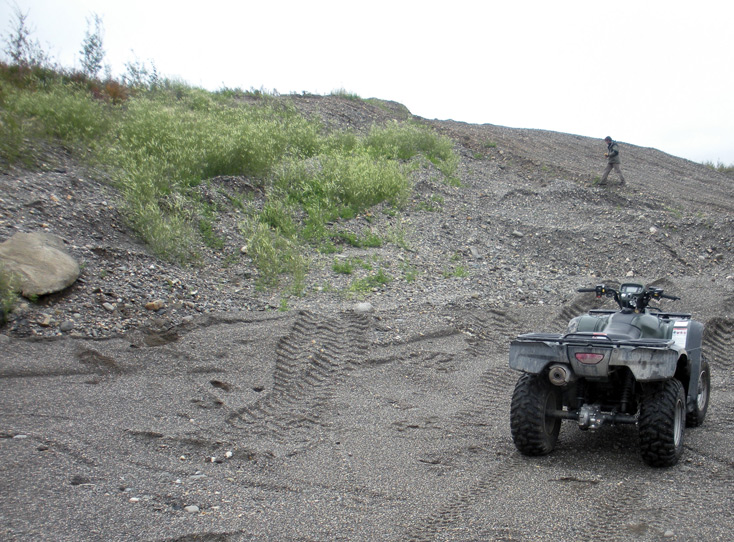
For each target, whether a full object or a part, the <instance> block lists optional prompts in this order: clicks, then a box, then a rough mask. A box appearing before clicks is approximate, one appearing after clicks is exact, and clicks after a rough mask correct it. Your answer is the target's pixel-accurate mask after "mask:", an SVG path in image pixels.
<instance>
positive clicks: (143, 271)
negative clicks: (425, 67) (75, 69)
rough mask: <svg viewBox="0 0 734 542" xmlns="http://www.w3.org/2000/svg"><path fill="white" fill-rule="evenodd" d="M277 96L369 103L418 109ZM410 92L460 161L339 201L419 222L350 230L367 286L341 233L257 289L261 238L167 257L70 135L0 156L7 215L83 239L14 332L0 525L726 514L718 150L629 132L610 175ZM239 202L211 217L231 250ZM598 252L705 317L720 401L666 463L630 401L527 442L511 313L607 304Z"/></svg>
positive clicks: (722, 536)
mask: <svg viewBox="0 0 734 542" xmlns="http://www.w3.org/2000/svg"><path fill="white" fill-rule="evenodd" d="M283 99H293V100H294V103H295V105H296V106H297V107H299V108H301V109H302V110H303V111H304V112H306V113H308V114H311V115H319V116H321V117H322V118H324V119H325V121H326V122H327V124H331V125H334V126H339V127H350V128H352V129H356V130H366V129H368V127H369V125H370V124H371V123H373V122H383V121H387V120H390V119H392V118H405V117H406V115H408V113H407V112H406V111H405V109H404V108H402V107H401V106H399V104H394V103H390V102H385V103H381V104H378V103H373V102H369V103H367V102H360V101H353V100H345V99H340V98H335V97H323V98H322V97H295V98H283ZM416 120H418V121H420V122H429V123H430V124H431V125H432V126H434V127H435V128H436V129H438V130H439V131H441V132H442V133H445V134H446V135H448V136H450V137H451V138H453V139H454V141H456V150H457V152H458V153H459V154H460V156H461V165H460V178H461V181H462V186H461V187H460V188H454V187H449V186H447V185H445V184H443V183H442V182H441V181H440V180H439V177H438V175H437V173H436V172H435V171H432V170H431V169H430V168H426V169H424V170H421V171H420V172H419V173H418V174H417V177H416V185H415V191H414V198H413V202H412V203H411V205H410V206H409V208H408V209H406V211H405V214H404V215H403V216H401V217H393V216H389V215H386V214H383V213H381V212H380V210H379V209H375V210H374V212H373V213H372V216H371V217H364V218H360V219H357V220H356V221H353V222H351V223H348V224H345V225H344V226H345V227H350V228H355V230H361V229H362V228H365V227H369V228H374V229H375V230H376V231H381V232H384V231H392V232H394V234H395V235H397V234H398V233H399V234H400V235H402V236H403V243H402V244H401V245H400V246H399V245H397V244H387V245H386V246H384V247H381V248H379V249H369V251H367V250H363V249H354V248H348V249H345V252H344V253H343V254H342V255H341V256H340V257H342V258H350V257H354V258H363V259H367V258H372V261H374V262H376V264H379V265H380V266H383V267H384V269H386V270H387V271H388V272H389V273H390V274H391V275H392V276H393V277H394V280H393V281H392V282H391V283H390V284H389V285H387V286H386V287H385V288H383V289H379V290H377V291H373V292H372V293H371V294H369V295H368V296H366V297H365V298H364V299H359V298H354V297H348V296H345V295H344V293H343V290H344V289H346V287H347V286H348V283H349V281H351V280H353V279H354V276H344V275H337V274H335V273H334V272H333V271H332V270H331V263H332V262H333V258H334V256H333V255H331V256H318V255H314V259H313V263H312V272H311V275H310V277H309V281H310V282H309V294H308V295H306V296H304V297H283V294H282V293H281V292H259V291H257V290H256V289H255V288H254V284H253V278H254V276H255V275H254V273H255V272H254V270H253V269H252V266H251V265H250V264H249V261H248V259H247V257H246V256H245V255H242V257H241V259H240V260H239V261H238V262H236V263H235V264H230V265H226V266H225V265H224V264H223V258H222V256H220V255H218V254H214V253H211V254H206V255H205V261H204V264H203V266H202V267H201V268H196V269H186V268H179V267H176V266H173V265H171V264H168V263H166V262H162V261H159V260H157V259H156V258H154V257H153V256H151V255H150V254H149V253H148V252H147V251H146V250H145V248H144V247H142V246H141V245H140V244H139V243H137V242H136V241H135V239H134V238H133V237H132V236H131V235H130V232H129V231H127V229H126V228H125V226H124V222H123V221H122V219H121V217H120V216H119V213H118V211H117V206H116V205H117V204H116V197H115V194H114V193H113V192H111V191H110V190H109V189H108V188H106V186H105V184H104V182H103V181H104V179H102V178H100V177H99V175H98V174H97V173H95V172H94V171H89V170H86V169H84V168H82V167H80V166H79V165H78V164H76V163H74V162H73V161H72V160H70V159H69V158H68V157H65V156H63V155H59V156H58V157H57V158H56V159H55V160H54V161H53V162H52V163H50V165H49V166H48V167H45V168H44V169H43V170H42V171H32V172H31V171H19V170H13V171H6V172H3V173H2V174H1V175H0V211H1V212H2V214H1V215H0V241H1V240H4V239H5V238H7V237H9V236H10V235H12V233H14V232H15V231H34V230H36V229H38V228H41V227H44V226H43V225H44V224H45V228H44V229H47V230H48V231H51V232H53V233H57V234H58V235H60V236H62V237H63V238H64V239H65V240H66V241H67V243H68V246H69V250H70V251H71V252H72V254H74V255H75V256H76V257H77V258H79V259H80V260H81V261H83V262H84V271H83V274H82V280H80V281H79V283H78V284H77V285H75V286H74V287H72V288H71V289H70V291H68V292H64V293H63V294H59V295H56V296H51V297H49V298H48V299H42V300H40V301H39V303H37V304H32V305H31V304H29V305H28V306H27V307H24V308H22V310H21V311H19V313H18V314H16V315H15V316H14V318H13V319H12V320H11V322H10V323H9V325H8V326H6V327H5V328H3V329H2V331H1V334H0V420H1V422H0V459H1V461H0V469H1V470H2V476H0V500H2V502H3V504H2V507H0V537H1V538H3V539H4V540H99V539H106V540H151V541H153V540H156V541H158V540H179V541H194V540H207V541H245V540H294V541H295V540H396V541H397V540H411V541H419V540H505V541H509V540H559V539H561V540H661V539H667V540H689V539H694V538H698V539H702V540H728V539H729V538H730V536H731V535H730V533H731V532H732V531H734V518H733V517H732V514H731V510H732V509H733V505H734V502H732V495H731V490H730V489H731V485H732V482H733V481H734V462H733V461H732V459H731V456H732V450H733V449H734V436H732V435H734V431H732V430H733V429H734V380H733V379H732V363H731V355H730V352H731V351H732V347H733V346H734V319H733V318H734V315H733V314H732V312H733V311H734V279H733V278H732V275H733V274H734V272H733V271H732V269H733V266H732V244H731V243H732V232H733V231H734V228H733V227H732V217H733V216H734V214H733V213H732V209H733V208H734V197H733V196H734V192H733V191H732V190H731V180H730V178H727V177H725V176H723V175H720V174H718V173H716V172H713V171H710V170H708V169H707V168H705V167H703V166H700V165H697V164H694V163H692V162H689V161H686V160H682V159H679V158H675V157H672V156H669V155H666V154H664V153H661V152H659V151H656V150H654V149H645V148H639V147H635V146H633V145H630V144H627V143H624V142H622V152H623V153H624V154H623V163H622V167H623V171H624V172H625V176H626V177H627V179H628V182H627V185H626V186H624V187H617V186H614V185H612V186H610V187H608V188H605V189H600V188H596V187H594V186H590V183H591V181H592V180H593V178H594V177H595V176H598V175H599V174H600V173H601V170H602V169H603V167H604V163H603V159H602V156H601V155H602V154H603V151H604V145H603V142H602V141H601V140H592V139H588V138H582V137H579V136H574V135H568V134H559V133H553V132H547V131H535V130H517V129H510V128H504V127H498V126H491V125H483V126H476V125H467V124H463V123H457V122H453V121H427V120H425V119H416ZM604 135H606V134H601V136H602V137H603V136H604ZM612 135H613V134H612ZM246 182H247V180H246V179H217V180H213V181H212V185H214V186H217V187H221V188H222V190H229V189H234V187H233V185H234V184H236V183H240V188H241V187H242V186H243V185H244V183H246ZM205 195H206V194H205ZM208 195H209V196H210V197H212V198H216V197H220V195H221V192H220V191H217V190H214V189H210V192H208ZM429 209H432V210H429ZM239 218H240V217H239V216H237V215H236V214H232V215H222V216H221V217H220V222H219V223H218V224H217V227H218V228H219V230H220V232H221V234H222V235H223V236H229V237H228V238H227V245H228V249H232V250H233V251H235V250H236V251H238V250H239V247H240V246H242V245H243V244H244V243H245V240H244V239H242V238H240V237H239V234H238V233H237V231H236V228H235V225H236V222H237V220H238V219H239ZM368 218H369V219H368ZM459 267H460V268H461V269H463V270H465V271H466V276H455V275H457V273H454V271H456V269H457V268H459ZM406 270H408V271H410V272H411V275H410V280H409V277H408V275H407V272H406ZM367 272H368V271H367V270H358V271H356V272H355V274H358V273H367ZM459 275H463V273H459ZM606 280H618V281H622V280H639V281H641V282H653V281H655V282H656V284H660V285H662V286H663V287H664V288H665V289H666V291H668V292H669V293H674V294H677V295H680V297H681V298H682V300H681V301H679V302H677V303H676V304H669V305H665V306H666V307H667V308H671V309H674V310H680V311H691V312H693V313H694V314H695V315H696V317H697V318H698V319H699V320H702V321H704V322H705V323H706V325H707V331H706V336H705V339H704V348H705V349H706V354H707V357H708V358H709V360H710V361H711V364H712V387H713V392H712V396H711V406H710V409H709V412H708V416H707V419H706V422H705V423H704V425H703V426H702V427H700V428H697V429H692V430H687V431H686V435H685V439H686V440H685V452H684V458H683V460H682V461H681V462H680V463H679V464H678V465H677V466H675V467H673V468H671V469H665V470H656V469H650V468H648V467H646V466H645V465H644V463H643V462H642V460H641V459H640V457H639V453H638V451H637V434H636V430H635V428H634V427H631V426H621V427H605V428H603V429H602V430H600V431H598V432H595V433H582V432H580V431H578V429H576V428H575V427H574V426H573V424H571V423H569V422H566V423H564V427H563V429H562V432H561V436H560V441H559V445H558V447H557V449H556V451H555V452H554V453H553V454H551V455H550V456H547V457H543V458H539V459H528V458H524V457H522V456H520V455H519V454H518V453H517V452H516V451H515V449H514V446H513V445H512V441H511V438H510V434H509V403H510V396H511V393H512V388H513V386H514V383H515V380H516V377H517V375H516V374H515V373H513V372H512V371H510V370H509V369H508V367H507V353H508V348H509V341H510V339H511V338H512V337H513V336H514V335H516V334H518V333H522V332H526V331H556V330H560V329H561V328H562V327H563V326H564V325H565V323H566V321H567V320H568V318H569V317H570V316H573V315H575V314H577V313H578V312H580V311H585V310H587V309H589V308H591V304H592V300H590V299H589V298H588V297H585V296H580V295H578V294H576V293H575V289H576V288H578V287H581V286H590V285H593V284H595V283H597V282H601V281H606ZM325 285H329V287H326V288H325V287H324V286H325ZM157 299H161V300H163V301H164V303H165V307H164V308H162V309H160V310H159V311H156V312H153V311H150V310H148V309H146V308H145V304H146V303H147V302H149V301H152V300H157ZM284 300H285V301H284ZM358 301H367V302H369V303H370V304H371V305H372V307H373V310H372V311H369V312H358V311H355V310H354V309H355V304H356V303H357V302H358ZM103 302H105V303H108V304H114V305H115V308H114V310H113V311H109V310H107V309H105V308H104V306H103V305H102V303H103ZM666 303H670V302H666ZM284 306H287V308H288V310H287V311H279V310H277V309H279V308H284ZM64 322H67V323H70V324H72V326H71V329H70V330H69V331H65V332H62V331H60V325H61V324H62V323H64ZM65 329H68V327H66V326H65Z"/></svg>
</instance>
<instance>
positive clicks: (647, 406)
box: [638, 378, 686, 467]
mask: <svg viewBox="0 0 734 542" xmlns="http://www.w3.org/2000/svg"><path fill="white" fill-rule="evenodd" d="M685 424H686V396H685V392H684V391H683V384H681V383H680V381H679V380H677V379H675V378H671V379H670V380H666V381H665V382H663V383H662V386H661V387H660V388H659V389H657V390H655V391H654V392H652V393H649V394H648V395H646V396H645V397H644V398H643V400H642V403H641V404H640V417H639V419H638V428H639V432H640V451H641V453H642V459H643V460H644V461H645V463H647V464H648V465H650V466H651V467H671V466H673V465H675V464H676V463H677V462H678V460H679V459H680V456H681V453H683V428H684V427H685Z"/></svg>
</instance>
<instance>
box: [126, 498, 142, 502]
mask: <svg viewBox="0 0 734 542" xmlns="http://www.w3.org/2000/svg"><path fill="white" fill-rule="evenodd" d="M128 500H129V501H130V502H140V499H139V498H138V497H130V498H129V499H128Z"/></svg>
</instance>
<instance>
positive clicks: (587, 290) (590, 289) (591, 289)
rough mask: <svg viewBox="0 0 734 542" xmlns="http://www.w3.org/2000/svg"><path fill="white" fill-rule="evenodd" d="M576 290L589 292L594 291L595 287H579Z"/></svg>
mask: <svg viewBox="0 0 734 542" xmlns="http://www.w3.org/2000/svg"><path fill="white" fill-rule="evenodd" d="M576 291H577V292H590V293H596V288H579V289H578V290H576Z"/></svg>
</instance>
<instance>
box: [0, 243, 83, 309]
mask: <svg viewBox="0 0 734 542" xmlns="http://www.w3.org/2000/svg"><path fill="white" fill-rule="evenodd" d="M0 263H2V266H3V268H4V269H5V271H7V272H10V273H12V274H13V275H15V276H16V277H17V280H18V286H19V287H20V292H21V294H23V295H24V296H25V297H34V296H39V295H45V294H51V293H54V292H58V291H60V290H63V289H64V288H67V287H69V286H71V285H72V284H74V281H76V279H77V278H79V273H80V269H79V264H78V263H77V262H76V260H74V258H72V257H71V256H70V255H69V253H68V252H66V250H65V248H64V242H63V241H62V240H61V239H60V238H59V237H57V236H56V235H53V234H50V233H45V232H37V233H16V234H15V235H13V236H12V237H11V238H10V239H8V240H7V241H5V242H4V243H0Z"/></svg>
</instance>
